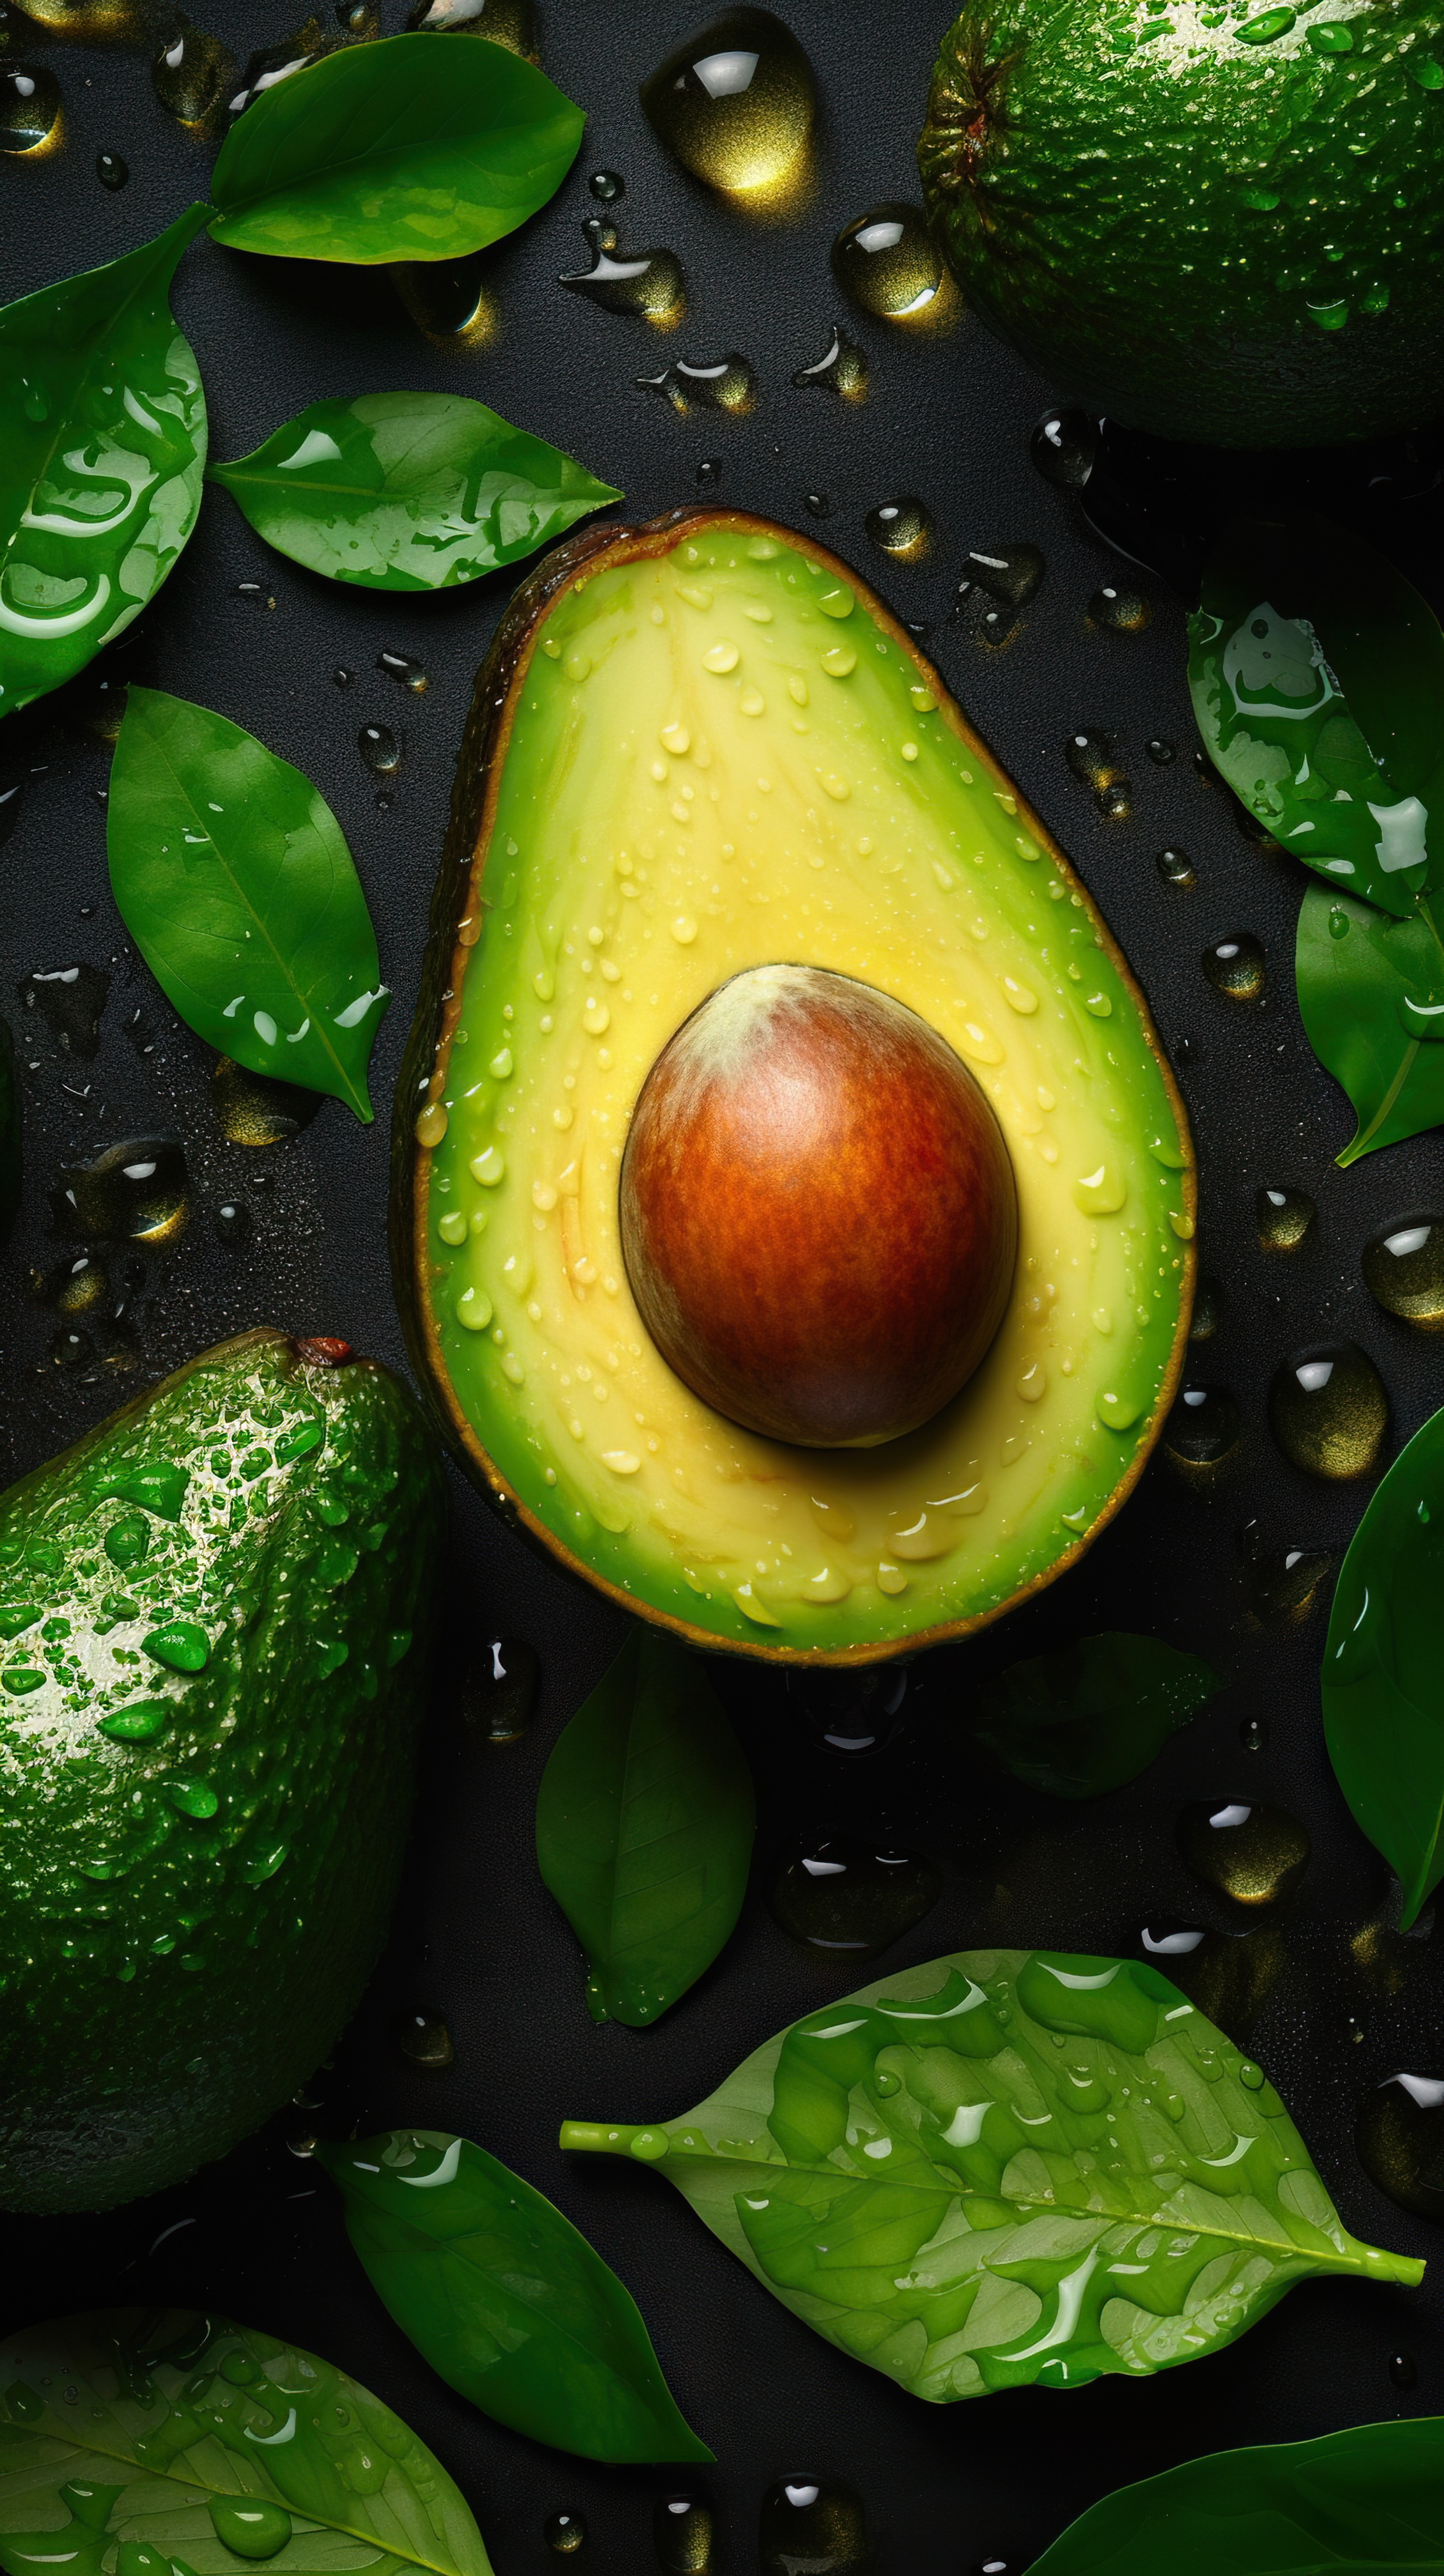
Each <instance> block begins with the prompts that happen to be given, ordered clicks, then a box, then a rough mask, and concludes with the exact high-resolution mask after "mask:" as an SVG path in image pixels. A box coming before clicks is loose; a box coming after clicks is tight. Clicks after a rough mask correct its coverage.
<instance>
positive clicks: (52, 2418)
mask: <svg viewBox="0 0 1444 2576" xmlns="http://www.w3.org/2000/svg"><path fill="white" fill-rule="evenodd" d="M4 2377H5V2388H4V2392H3V2393H4V2417H5V2418H6V2419H8V2420H0V2567H3V2568H4V2570H5V2576H56V2569H57V2567H59V2568H60V2569H61V2570H62V2571H63V2576H101V2570H102V2568H103V2567H106V2568H114V2567H115V2566H116V2563H117V2552H118V2553H119V2562H120V2564H121V2565H122V2566H124V2567H125V2569H126V2576H171V2571H172V2569H173V2567H181V2568H186V2569H188V2570H189V2569H192V2568H198V2569H204V2570H205V2571H206V2572H207V2576H230V2571H234V2576H245V2571H246V2569H247V2568H248V2567H250V2566H252V2565H254V2563H255V2561H256V2559H257V2558H260V2557H266V2558H271V2557H274V2556H275V2555H276V2553H277V2551H279V2550H280V2549H281V2548H282V2547H284V2549H285V2553H286V2554H285V2559H284V2561H283V2564H284V2566H285V2567H286V2568H287V2569H288V2570H289V2571H293V2576H403V2571H406V2570H410V2569H412V2568H424V2569H426V2570H428V2571H430V2576H491V2561H490V2560H489V2558H488V2557H487V2554H486V2551H485V2548H484V2547H483V2545H482V2539H481V2534H480V2532H479V2531H478V2530H477V2527H476V2524H475V2522H474V2520H473V2519H472V2515H471V2512H470V2509H469V2507H468V2506H467V2503H466V2500H465V2498H464V2497H463V2495H462V2494H461V2491H460V2489H459V2488H458V2487H456V2486H454V2485H453V2484H452V2481H451V2479H450V2478H449V2477H448V2476H447V2474H446V2471H445V2470H444V2469H443V2467H442V2466H441V2463H440V2461H439V2460H436V2459H433V2457H432V2455H431V2453H430V2452H429V2451H428V2450H427V2448H426V2446H425V2444H424V2443H423V2442H419V2441H418V2440H417V2438H416V2436H415V2434H414V2433H412V2432H410V2431H408V2429H407V2427H406V2426H405V2425H404V2424H403V2423H402V2422H401V2420H400V2418H399V2416H396V2415H393V2414H392V2412H391V2410H390V2408H389V2407H387V2406H383V2405H382V2404H381V2403H380V2401H379V2399H377V2398H375V2397H373V2396H372V2395H371V2394H370V2391H369V2390H368V2389H365V2388H363V2387H361V2385H360V2384H359V2382H358V2381H356V2380H354V2379H351V2378H348V2376H347V2375H346V2373H345V2372H344V2371H341V2370H337V2369H336V2368H335V2367H334V2366H333V2365H332V2363H330V2362H329V2361H319V2360H318V2359H317V2358H316V2356H315V2354H314V2353H308V2352H302V2351H301V2350H300V2349H299V2348H298V2347H297V2346H296V2345H294V2344H287V2343H279V2342H277V2340H276V2338H275V2337H274V2336H273V2335H266V2334H257V2333H255V2332H253V2331H252V2330H251V2329H250V2328H249V2327H246V2326H234V2325H230V2324H228V2323H227V2322H226V2320H225V2319H224V2318H222V2317H207V2316H200V2315H197V2314H196V2313H195V2312H194V2310H190V2309H184V2308H171V2309H158V2308H154V2307H151V2308H104V2309H101V2310H99V2311H98V2312H97V2313H96V2314H94V2315H92V2316H80V2317H61V2318H59V2319H57V2320H56V2321H55V2322H54V2323H52V2324H49V2325H41V2326H28V2327H26V2328H24V2329H22V2331H21V2332H20V2333H19V2334H16V2335H13V2336H12V2337H11V2338H10V2339H9V2340H8V2341H7V2343H6V2346H5V2370H4ZM72 2391H73V2392H74V2395H73V2396H72V2393H71V2392H72ZM232 2540H234V2542H235V2546H231V2545H230V2543H231V2541H232ZM261 2543H266V2544H268V2545H267V2546H264V2547H263V2546H261V2545H259V2544H261Z"/></svg>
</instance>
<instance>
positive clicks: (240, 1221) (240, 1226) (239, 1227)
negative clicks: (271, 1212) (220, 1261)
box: [216, 1199, 256, 1251]
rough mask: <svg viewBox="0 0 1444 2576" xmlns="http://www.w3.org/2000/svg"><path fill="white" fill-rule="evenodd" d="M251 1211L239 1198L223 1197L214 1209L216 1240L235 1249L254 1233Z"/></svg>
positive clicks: (248, 1240)
mask: <svg viewBox="0 0 1444 2576" xmlns="http://www.w3.org/2000/svg"><path fill="white" fill-rule="evenodd" d="M255 1230H256V1228H255V1221H254V1219H253V1217H252V1215H251V1211H250V1209H249V1208H248V1207H246V1206H245V1205H244V1203H243V1202H242V1201H241V1200H240V1199H225V1200H223V1201H222V1204H221V1205H220V1206H219V1207H218V1208H217V1210H216V1240H217V1241H218V1242H219V1243H224V1244H227V1245H229V1247H230V1249H231V1250H232V1251H235V1250H237V1249H238V1248H239V1246H240V1245H241V1244H243V1243H249V1242H250V1239H251V1237H252V1235H253V1234H254V1233H255Z"/></svg>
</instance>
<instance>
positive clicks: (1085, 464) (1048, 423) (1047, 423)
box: [1028, 404, 1098, 492]
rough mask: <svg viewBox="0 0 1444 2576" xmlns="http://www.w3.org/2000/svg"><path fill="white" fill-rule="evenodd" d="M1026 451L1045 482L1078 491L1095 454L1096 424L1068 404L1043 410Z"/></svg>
mask: <svg viewBox="0 0 1444 2576" xmlns="http://www.w3.org/2000/svg"><path fill="white" fill-rule="evenodd" d="M1028 453H1029V455H1030V456H1031V458H1032V460H1033V463H1034V464H1035V465H1036V467H1037V469H1038V471H1039V473H1040V474H1041V475H1042V477H1043V479H1044V481H1045V482H1046V483H1057V484H1060V485H1061V486H1062V488H1063V489H1064V490H1065V491H1069V492H1077V491H1081V490H1082V487H1083V485H1084V484H1085V483H1086V482H1087V480H1088V477H1089V475H1090V474H1091V473H1092V471H1093V465H1094V460H1095V458H1096V457H1097V454H1098V424H1097V422H1096V421H1095V420H1092V419H1090V417H1089V415H1088V413H1087V412H1086V411H1079V410H1078V409H1077V407H1076V406H1075V405H1072V404H1070V405H1068V406H1067V407H1066V408H1064V409H1061V410H1054V411H1045V412H1044V414H1043V417H1042V419H1041V420H1040V421H1039V422H1038V424H1037V426H1036V428H1035V429H1034V431H1033V435H1032V437H1031V438H1030V439H1029V441H1028Z"/></svg>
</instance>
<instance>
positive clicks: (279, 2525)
mask: <svg viewBox="0 0 1444 2576" xmlns="http://www.w3.org/2000/svg"><path fill="white" fill-rule="evenodd" d="M206 2511H207V2513H208V2514H209V2515H210V2518H211V2527H212V2529H213V2530H214V2532H215V2535H216V2538H217V2540H218V2541H219V2542H220V2543H221V2546H222V2548H224V2549H233V2550H234V2551H235V2553H236V2556H237V2557H238V2558H255V2559H262V2558H274V2557H275V2555H276V2553H277V2551H278V2550H281V2549H284V2548H285V2546H286V2543H287V2541H288V2540H289V2539H290V2537H291V2517H290V2515H289V2514H288V2513H287V2512H286V2511H285V2510H284V2508H283V2507H282V2506H281V2505H278V2504H266V2503H264V2502H263V2501H262V2499H261V2498H260V2497H259V2496H257V2497H247V2499H246V2500H245V2502H244V2503H243V2502H242V2501H241V2500H240V2499H239V2498H238V2497H236V2496H208V2497H207V2498H206Z"/></svg>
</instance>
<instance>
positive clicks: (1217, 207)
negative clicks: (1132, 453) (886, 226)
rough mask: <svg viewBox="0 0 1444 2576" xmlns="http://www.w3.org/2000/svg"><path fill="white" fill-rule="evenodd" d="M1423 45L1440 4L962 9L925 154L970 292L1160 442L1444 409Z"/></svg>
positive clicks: (1015, 338) (976, 3)
mask: <svg viewBox="0 0 1444 2576" xmlns="http://www.w3.org/2000/svg"><path fill="white" fill-rule="evenodd" d="M1269 29H1272V30H1273V32H1272V33H1269V32H1268V30H1269ZM1280 31H1281V32H1280ZM1260 36H1262V41H1259V38H1260ZM1441 36H1444V12H1441V9H1440V7H1439V5H1438V0H1366V5H1364V6H1362V7H1361V6H1359V5H1358V0H1320V5H1318V6H1317V7H1312V8H1307V9H1299V10H1298V12H1297V14H1296V16H1295V15H1293V14H1290V13H1287V12H1285V11H1283V10H1270V9H1268V8H1267V7H1266V6H1264V5H1262V0H1261V5H1260V6H1258V7H1256V8H1244V9H1238V8H1232V9H1230V10H1229V11H1228V12H1227V14H1225V13H1224V12H1223V10H1222V9H1219V8H1199V7H1196V6H1194V5H1191V0H1181V5H1180V6H1178V7H1176V8H1169V9H1167V10H1162V9H1153V8H1149V7H1144V6H1139V5H1134V6H1131V7H1130V6H1125V7H1124V8H1122V9H1113V10H1110V11H1109V12H1108V13H1107V14H1106V15H1100V12H1099V10H1098V8H1097V7H1096V6H1095V5H1093V0H1087V5H1084V0H1065V5H1064V6H1062V7H1061V8H1060V7H1059V6H1058V5H1057V0H999V4H998V5H994V0H988V5H987V6H986V7H985V6H983V5H982V0H969V6H968V7H967V8H965V9H964V11H963V13H962V15H961V17H960V18H959V19H958V20H957V22H956V24H955V25H954V26H953V27H952V29H951V30H950V31H949V33H948V34H947V36H945V37H944V39H943V43H942V48H941V52H940V54H939V58H938V64H937V69H936V72H935V74H934V78H933V86H932V94H931V97H930V100H929V103H928V112H927V119H926V123H925V125H924V129H923V134H922V139H921V142H920V144H919V146H918V161H919V167H920V169H921V172H922V178H923V191H924V196H925V198H926V200H927V203H928V208H929V212H930V213H931V215H932V218H933V221H934V224H935V226H936V228H937V231H938V235H939V238H940V240H941V241H942V243H943V245H944V247H945V249H946V251H947V254H948V257H949V260H950V262H951V264H952V267H953V269H954V271H955V273H956V275H957V277H958V279H959V282H960V284H961V285H962V288H963V291H964V293H965V294H966V296H967V298H968V301H969V302H970V303H971V304H972V305H973V306H974V308H975V309H976V311H977V312H978V313H979V314H981V316H982V318H983V319H984V321H986V322H988V323H989V324H990V325H991V326H992V327H993V328H994V329H995V330H996V331H997V332H999V333H1000V335H1001V336H1002V337H1003V338H1005V339H1007V340H1010V341H1012V342H1013V343H1014V345H1015V346H1016V347H1018V348H1019V349H1021V350H1022V351H1023V353H1024V355H1025V356H1026V357H1028V358H1029V359H1030V361H1031V362H1032V364H1033V365H1034V366H1036V367H1038V368H1039V369H1040V371H1041V372H1042V373H1043V375H1044V376H1045V377H1046V378H1047V379H1048V381H1049V382H1050V383H1052V384H1053V385H1055V386H1056V387H1057V388H1058V389H1059V390H1060V391H1061V392H1064V393H1066V395H1067V396H1068V397H1069V398H1070V399H1071V400H1074V401H1078V402H1082V403H1083V404H1085V405H1086V406H1089V407H1091V408H1093V409H1095V410H1097V411H1107V412H1109V413H1111V414H1112V415H1113V417H1114V418H1116V419H1118V420H1120V421H1123V422H1125V423H1127V424H1128V425H1129V426H1130V427H1132V428H1136V429H1143V430H1151V431H1154V432H1156V433H1158V434H1159V435H1161V436H1163V437H1166V438H1176V439H1189V440H1195V441H1198V442H1200V443H1202V444H1205V445H1211V446H1219V447H1303V446H1309V445H1312V444H1315V443H1319V444H1325V443H1334V442H1336V441H1341V440H1345V439H1356V438H1367V437H1372V436H1376V435H1379V434H1381V433H1383V432H1385V431H1394V430H1409V429H1416V428H1418V427H1420V426H1421V425H1422V424H1423V423H1424V422H1425V421H1427V420H1430V419H1432V418H1433V417H1434V415H1435V414H1436V413H1437V411H1438V409H1439V406H1440V402H1441V399H1444V268H1441V252H1444V103H1441V89H1440V87H1437V86H1433V85H1432V84H1435V83H1437V82H1438V81H1439V74H1440V67H1441V65H1444V44H1441ZM1435 57H1438V58H1439V59H1438V61H1436V60H1435ZM1423 84H1431V85H1429V86H1425V85H1423Z"/></svg>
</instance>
